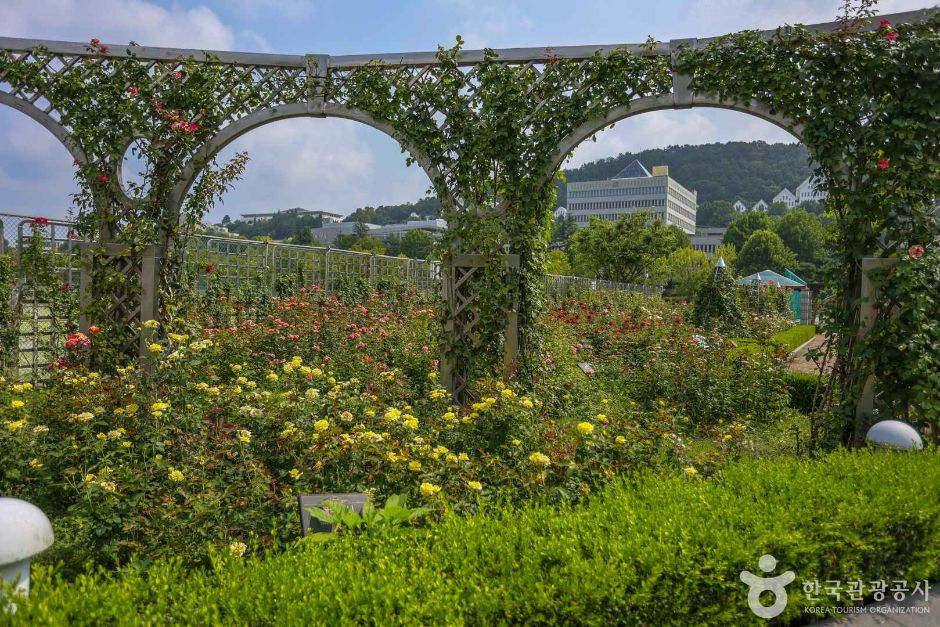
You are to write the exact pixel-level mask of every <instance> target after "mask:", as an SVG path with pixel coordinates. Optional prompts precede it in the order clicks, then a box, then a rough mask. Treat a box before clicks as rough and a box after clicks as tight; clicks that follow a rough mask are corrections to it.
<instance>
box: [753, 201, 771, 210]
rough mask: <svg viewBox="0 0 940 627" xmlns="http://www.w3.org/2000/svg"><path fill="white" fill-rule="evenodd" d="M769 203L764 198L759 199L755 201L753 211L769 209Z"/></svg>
mask: <svg viewBox="0 0 940 627" xmlns="http://www.w3.org/2000/svg"><path fill="white" fill-rule="evenodd" d="M767 209H768V205H767V203H765V202H764V201H763V199H761V200H758V201H757V202H755V203H754V206H753V207H751V211H767Z"/></svg>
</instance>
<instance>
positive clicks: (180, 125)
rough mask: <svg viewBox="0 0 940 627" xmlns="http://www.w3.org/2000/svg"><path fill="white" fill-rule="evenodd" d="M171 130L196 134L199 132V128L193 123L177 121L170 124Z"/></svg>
mask: <svg viewBox="0 0 940 627" xmlns="http://www.w3.org/2000/svg"><path fill="white" fill-rule="evenodd" d="M170 128H171V129H173V130H174V131H182V132H184V133H195V132H196V131H198V130H199V126H198V125H197V124H195V123H193V122H187V121H186V120H177V121H176V122H173V123H172V124H170Z"/></svg>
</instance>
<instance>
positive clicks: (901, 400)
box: [678, 2, 940, 442]
mask: <svg viewBox="0 0 940 627" xmlns="http://www.w3.org/2000/svg"><path fill="white" fill-rule="evenodd" d="M872 4H873V3H872V2H863V3H862V4H861V5H855V8H854V9H851V10H850V11H848V12H847V13H846V15H845V16H843V18H842V19H841V20H840V24H839V27H838V28H836V29H835V30H834V31H833V32H812V31H809V30H807V29H806V28H804V27H802V26H787V27H783V28H780V29H778V30H777V32H776V33H775V34H774V36H772V37H770V38H769V39H766V38H764V37H762V36H761V35H760V33H758V32H756V31H753V32H743V33H737V34H734V35H729V36H726V37H722V38H719V39H718V40H716V41H713V42H711V43H709V44H708V45H707V46H705V47H704V48H703V49H699V50H686V51H684V52H683V53H682V54H681V55H680V57H679V59H678V64H679V68H680V69H681V70H682V71H685V72H687V73H689V74H690V75H692V77H693V86H694V88H695V89H696V90H697V91H700V92H706V93H709V94H713V95H715V96H717V97H719V98H721V99H723V100H726V101H729V102H737V103H760V104H764V105H765V106H768V107H769V108H770V110H771V112H773V113H779V114H782V115H783V116H785V117H786V118H788V119H790V120H792V121H793V122H795V123H796V124H798V125H799V127H801V129H802V131H801V135H802V140H803V142H804V143H805V144H806V146H807V148H808V149H809V153H810V156H811V158H812V160H813V162H814V163H815V176H817V177H818V178H819V180H820V181H821V182H822V184H823V186H824V187H825V188H826V189H827V190H828V192H829V196H828V198H827V199H826V200H825V204H826V207H827V209H828V212H829V214H830V215H831V217H832V218H833V220H834V232H835V234H836V238H835V246H834V249H833V251H832V252H833V257H834V261H833V263H832V264H831V265H830V267H829V269H828V274H827V288H826V292H827V296H828V298H827V300H826V302H825V305H824V309H823V313H822V320H823V327H824V328H825V329H826V333H827V338H828V342H829V345H830V347H831V349H832V352H834V353H835V355H836V357H837V358H836V364H835V380H836V384H837V385H836V386H835V394H836V396H837V398H836V401H837V406H838V408H839V413H838V415H837V416H835V420H834V421H833V423H832V424H831V427H832V428H831V429H830V431H829V434H830V435H831V436H832V437H833V438H841V440H842V441H844V442H852V441H855V442H858V441H859V438H860V437H864V430H865V429H866V428H867V426H866V424H865V420H866V419H865V418H863V419H861V420H856V418H855V416H854V413H855V402H856V401H857V399H858V398H859V394H860V392H861V389H862V387H863V386H864V383H865V380H866V379H867V377H868V376H869V374H871V373H872V372H873V371H874V370H873V369H874V364H876V363H877V364H878V369H879V371H880V372H881V373H888V372H892V371H894V370H896V369H897V368H900V367H901V366H902V364H901V363H899V362H897V361H895V360H893V359H891V358H889V357H888V356H890V355H897V346H896V345H894V346H892V345H891V344H892V342H894V341H896V340H897V335H896V334H893V333H888V332H884V331H885V328H886V327H889V326H891V325H894V324H895V323H894V322H892V320H891V317H890V316H882V317H881V318H880V319H879V321H878V322H877V323H876V327H875V329H874V330H873V331H874V333H873V334H872V335H871V336H870V338H869V341H867V342H860V341H859V334H858V332H859V325H860V320H859V314H860V304H861V303H860V299H861V294H860V289H861V287H860V286H861V278H862V275H861V272H862V270H861V260H862V259H863V258H864V257H899V256H905V255H906V252H907V251H908V249H909V247H910V246H912V245H928V244H927V243H928V242H929V243H930V244H929V245H930V246H933V245H936V244H934V243H933V242H934V234H935V233H936V228H937V226H936V222H935V220H934V218H932V217H931V212H932V211H933V208H934V202H935V199H936V198H937V197H938V196H940V176H938V172H940V116H938V115H937V113H938V109H937V102H940V80H938V78H937V76H938V75H937V71H938V60H940V29H938V27H940V14H938V13H936V12H932V13H931V14H930V15H929V16H927V18H926V19H925V20H922V21H917V22H912V23H905V24H891V23H890V22H888V21H887V20H877V19H874V18H872V15H871V5H872ZM930 272H933V270H928V269H927V265H926V264H919V265H916V266H912V267H911V268H905V270H904V271H903V276H904V277H906V281H909V283H908V284H909V285H910V286H917V287H916V289H917V290H923V289H929V288H930V286H931V285H932V286H934V287H933V290H936V286H937V277H936V275H935V274H934V275H932V276H931V275H929V273H930ZM899 276H901V275H899ZM893 289H894V291H895V294H901V293H902V292H901V291H898V289H897V286H895V287H894V288H893ZM889 296H890V295H889ZM891 304H892V303H888V304H887V308H886V309H887V310H890V309H891ZM896 304H899V305H903V306H905V307H907V306H910V307H914V308H915V311H914V312H905V313H904V316H903V319H904V320H907V321H910V320H911V316H913V318H914V319H918V318H920V316H921V315H922V314H923V312H926V311H927V309H928V307H927V305H926V303H925V302H924V301H923V300H920V301H918V300H915V299H910V298H907V299H904V300H897V301H896ZM920 323H925V321H924V320H921V321H920ZM920 323H918V324H917V325H913V326H911V327H909V330H910V331H912V332H914V331H916V330H917V328H918V327H919V326H920ZM936 348H937V346H936V345H933V350H934V351H935V350H936ZM921 365H923V366H924V367H926V368H927V371H923V370H917V372H919V373H920V375H923V376H926V377H928V378H930V379H931V380H936V378H937V375H938V371H937V364H936V362H933V363H932V364H928V363H927V362H921ZM908 371H910V369H909V368H905V372H908ZM893 382H894V379H888V380H887V381H885V383H888V384H891V383H893ZM917 390H918V388H916V387H908V388H905V389H896V390H893V391H892V392H891V394H890V397H891V399H892V400H893V401H894V403H895V405H897V406H904V407H906V406H907V405H908V404H910V403H918V404H920V411H922V412H925V413H926V414H929V415H932V416H934V417H936V415H937V410H938V405H937V402H936V400H935V399H934V398H929V399H928V398H927V397H925V396H923V395H921V394H920V393H919V392H918V391H917ZM921 401H923V402H926V403H927V406H924V405H923V404H921ZM934 419H935V418H934Z"/></svg>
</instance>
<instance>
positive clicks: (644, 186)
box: [567, 160, 698, 235]
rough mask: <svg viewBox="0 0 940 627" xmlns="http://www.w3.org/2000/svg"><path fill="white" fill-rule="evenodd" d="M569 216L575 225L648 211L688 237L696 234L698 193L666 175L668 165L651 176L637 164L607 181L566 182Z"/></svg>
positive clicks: (654, 168)
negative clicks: (674, 226)
mask: <svg viewBox="0 0 940 627" xmlns="http://www.w3.org/2000/svg"><path fill="white" fill-rule="evenodd" d="M567 208H568V215H570V216H572V217H573V218H574V222H575V224H576V225H577V226H579V227H582V226H587V225H588V224H589V223H590V221H591V218H599V219H601V220H611V221H614V220H617V219H618V218H619V217H620V216H622V215H629V214H633V213H639V212H641V211H648V212H650V213H651V214H652V215H653V216H654V217H656V218H659V219H660V220H662V221H663V222H666V223H668V224H674V225H676V226H678V227H679V228H681V229H682V230H683V231H685V232H686V233H688V234H690V235H691V234H693V233H695V214H696V211H697V209H698V194H697V193H696V192H694V191H690V190H688V189H686V188H685V187H683V186H682V185H680V184H679V183H677V182H676V181H675V180H674V179H673V178H671V177H670V176H669V168H668V167H667V166H654V167H653V172H652V174H651V173H650V172H649V171H648V170H647V169H646V168H645V167H643V164H641V163H640V162H639V161H636V160H634V161H633V163H631V164H630V165H628V166H627V167H625V168H624V169H623V170H621V171H620V172H618V173H617V174H616V175H614V176H613V177H612V178H610V179H607V180H606V181H583V182H580V183H568V207H567Z"/></svg>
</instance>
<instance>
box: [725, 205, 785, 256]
mask: <svg viewBox="0 0 940 627" xmlns="http://www.w3.org/2000/svg"><path fill="white" fill-rule="evenodd" d="M773 228H774V219H773V218H771V217H770V216H769V215H767V214H766V213H764V212H763V211H745V212H744V213H742V214H739V215H738V217H736V218H735V219H734V220H732V221H731V224H729V225H728V230H727V232H725V237H724V239H723V240H722V243H724V244H731V245H733V246H734V247H735V249H737V250H738V252H739V253H741V252H744V242H746V241H747V239H748V238H749V237H750V236H751V233H753V232H754V231H758V230H761V229H764V230H767V231H772V230H773Z"/></svg>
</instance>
